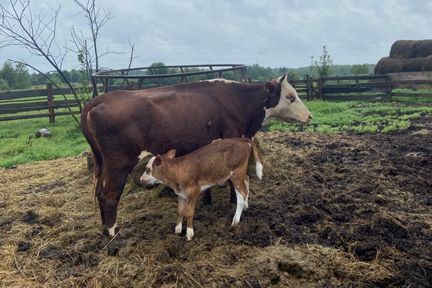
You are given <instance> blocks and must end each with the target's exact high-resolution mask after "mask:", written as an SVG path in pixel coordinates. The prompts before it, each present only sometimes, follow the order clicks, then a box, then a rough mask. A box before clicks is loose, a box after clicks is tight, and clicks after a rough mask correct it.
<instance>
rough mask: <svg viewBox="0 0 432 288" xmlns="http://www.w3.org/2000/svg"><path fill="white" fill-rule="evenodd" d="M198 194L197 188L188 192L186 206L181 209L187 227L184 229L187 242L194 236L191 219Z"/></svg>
mask: <svg viewBox="0 0 432 288" xmlns="http://www.w3.org/2000/svg"><path fill="white" fill-rule="evenodd" d="M198 194H199V188H198V189H193V190H191V191H189V192H188V193H187V195H188V196H187V200H186V204H185V206H184V209H183V215H184V217H185V218H186V225H187V229H186V239H187V241H190V240H192V238H193V236H194V230H193V217H194V214H195V206H196V201H197V198H198Z"/></svg>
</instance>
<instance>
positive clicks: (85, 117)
mask: <svg viewBox="0 0 432 288" xmlns="http://www.w3.org/2000/svg"><path fill="white" fill-rule="evenodd" d="M96 105H97V104H96V103H94V101H92V102H90V103H88V104H87V105H86V106H85V107H84V109H83V112H82V113H81V129H82V131H83V134H84V137H85V138H86V140H87V142H88V143H89V145H90V148H91V150H92V153H93V160H94V161H93V193H94V197H95V198H96V189H97V183H98V181H99V180H100V177H101V174H102V154H101V151H100V146H99V144H98V142H97V140H96V135H95V131H94V129H93V123H92V119H91V117H90V115H91V114H90V112H91V110H92V109H93V108H94V107H95V106H96ZM95 203H96V202H95Z"/></svg>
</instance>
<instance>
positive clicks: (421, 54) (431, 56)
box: [374, 40, 432, 74]
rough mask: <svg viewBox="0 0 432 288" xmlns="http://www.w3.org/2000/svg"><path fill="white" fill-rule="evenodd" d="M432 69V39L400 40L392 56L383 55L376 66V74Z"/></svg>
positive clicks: (393, 48)
mask: <svg viewBox="0 0 432 288" xmlns="http://www.w3.org/2000/svg"><path fill="white" fill-rule="evenodd" d="M423 71H432V40H398V41H396V42H395V43H393V45H392V47H391V50H390V57H383V58H381V60H379V61H378V63H377V65H376V66H375V71H374V72H375V74H387V73H398V72H423Z"/></svg>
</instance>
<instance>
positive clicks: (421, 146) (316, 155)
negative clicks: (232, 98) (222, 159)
mask: <svg viewBox="0 0 432 288" xmlns="http://www.w3.org/2000/svg"><path fill="white" fill-rule="evenodd" d="M420 121H421V122H422V124H423V126H425V127H426V128H423V129H422V130H416V129H414V128H412V129H408V130H405V131H403V132H398V133H396V134H392V135H383V134H371V135H343V134H341V135H321V134H314V133H281V132H278V133H275V132H272V133H265V134H263V133H259V134H258V137H259V138H260V139H261V144H262V146H263V149H264V155H265V158H266V164H267V166H266V167H265V169H264V178H263V181H261V182H259V181H258V180H257V178H256V176H254V175H253V176H252V177H251V196H250V201H249V202H250V208H249V210H247V211H245V212H244V214H243V215H242V220H241V222H240V224H239V226H237V227H235V228H231V227H230V223H231V219H232V216H233V214H234V210H235V207H234V206H233V205H232V204H230V203H229V187H228V186H227V185H226V186H224V187H218V188H216V189H214V190H213V205H212V206H203V205H202V204H201V203H200V205H198V207H197V212H196V216H195V222H194V228H195V233H196V234H195V238H194V240H193V241H191V242H186V241H185V237H184V235H182V236H180V237H179V236H177V235H174V226H175V215H176V204H177V201H176V198H175V196H174V195H172V194H169V193H166V192H163V189H162V187H156V188H154V189H151V190H149V189H144V188H142V187H138V186H136V185H135V184H134V183H133V182H132V181H130V182H129V184H128V186H127V188H126V190H125V192H124V194H123V197H122V201H121V203H120V209H119V223H121V224H122V228H121V232H120V235H119V236H118V237H117V238H116V239H114V240H113V241H111V240H110V239H108V238H105V237H102V236H101V234H100V219H99V210H98V208H97V207H96V206H95V205H94V204H95V203H94V200H93V195H92V192H91V187H92V183H91V177H90V175H89V174H88V172H87V164H86V158H85V157H75V158H65V159H59V160H54V161H46V162H39V163H36V164H29V165H22V166H19V167H17V168H15V169H8V170H6V169H3V170H0V195H1V196H0V235H1V236H0V259H1V260H2V261H1V262H0V286H1V287H176V286H177V287H269V286H272V285H274V287H329V286H332V287H334V286H336V287H337V286H343V287H347V286H354V287H364V286H367V287H386V286H391V285H394V286H410V287H427V286H428V285H429V284H430V283H432V244H431V243H432V226H431V225H432V217H431V216H432V178H431V176H432V159H431V157H432V156H431V155H432V127H431V122H432V119H431V118H423V119H422V120H420Z"/></svg>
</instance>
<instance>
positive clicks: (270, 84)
mask: <svg viewBox="0 0 432 288" xmlns="http://www.w3.org/2000/svg"><path fill="white" fill-rule="evenodd" d="M265 89H266V91H267V93H269V94H273V93H274V92H275V90H276V85H275V84H274V83H273V82H267V83H266V84H265Z"/></svg>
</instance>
